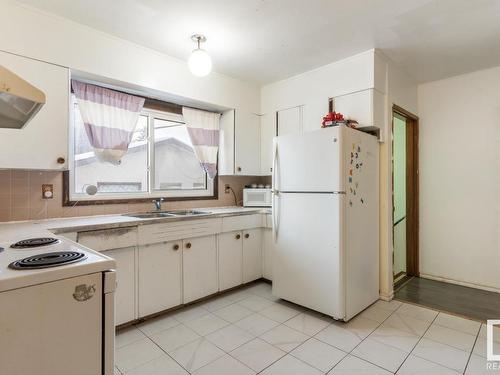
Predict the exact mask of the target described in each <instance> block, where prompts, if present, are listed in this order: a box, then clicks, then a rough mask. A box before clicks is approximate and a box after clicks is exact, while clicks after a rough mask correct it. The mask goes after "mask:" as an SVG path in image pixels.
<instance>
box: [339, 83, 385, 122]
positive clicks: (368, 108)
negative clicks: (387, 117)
mask: <svg viewBox="0 0 500 375" xmlns="http://www.w3.org/2000/svg"><path fill="white" fill-rule="evenodd" d="M384 102H385V96H384V94H383V93H381V92H379V91H377V90H375V89H368V90H363V91H358V92H354V93H351V94H346V95H341V96H337V97H335V101H334V110H335V111H336V112H340V113H342V114H343V115H344V117H345V118H346V119H350V120H356V121H357V122H358V123H359V128H371V127H376V128H380V127H382V126H383V124H384V109H385V104H384Z"/></svg>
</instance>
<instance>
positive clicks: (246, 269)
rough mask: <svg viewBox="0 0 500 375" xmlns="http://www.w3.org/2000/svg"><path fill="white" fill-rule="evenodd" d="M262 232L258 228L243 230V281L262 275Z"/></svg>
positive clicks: (246, 281) (255, 278)
mask: <svg viewBox="0 0 500 375" xmlns="http://www.w3.org/2000/svg"><path fill="white" fill-rule="evenodd" d="M261 250H262V232H261V229H260V228H256V229H249V230H245V231H243V282H244V283H248V282H250V281H253V280H257V279H259V278H261V277H262V257H261V253H262V251H261Z"/></svg>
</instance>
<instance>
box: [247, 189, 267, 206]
mask: <svg viewBox="0 0 500 375" xmlns="http://www.w3.org/2000/svg"><path fill="white" fill-rule="evenodd" d="M271 194H272V193H271V189H243V206H245V207H271V205H272V200H271V199H272V197H271Z"/></svg>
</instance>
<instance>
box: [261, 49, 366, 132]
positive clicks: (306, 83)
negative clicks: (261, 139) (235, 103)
mask: <svg viewBox="0 0 500 375" xmlns="http://www.w3.org/2000/svg"><path fill="white" fill-rule="evenodd" d="M373 56H374V51H373V50H369V51H366V52H363V53H360V54H357V55H355V56H352V57H349V58H347V59H343V60H340V61H336V62H334V63H331V64H328V65H325V66H322V67H320V68H317V69H314V70H311V71H308V72H305V73H302V74H299V75H296V76H294V77H291V78H288V79H285V80H282V81H278V82H274V83H271V84H268V85H265V86H263V87H262V90H261V111H262V114H268V113H273V112H276V111H278V110H283V109H287V108H292V107H296V106H301V105H302V106H304V108H303V124H304V127H303V131H310V130H315V129H319V128H320V127H321V120H322V118H323V116H324V115H326V113H327V112H328V99H329V98H332V97H335V96H339V95H344V94H348V93H352V92H356V91H361V90H366V89H370V88H373V87H374V67H373V59H374V57H373Z"/></svg>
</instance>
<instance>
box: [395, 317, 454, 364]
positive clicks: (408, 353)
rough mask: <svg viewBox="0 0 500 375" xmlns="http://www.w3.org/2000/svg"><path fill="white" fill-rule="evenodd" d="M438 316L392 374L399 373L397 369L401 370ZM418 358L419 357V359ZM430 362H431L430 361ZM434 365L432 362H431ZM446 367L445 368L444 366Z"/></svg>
mask: <svg viewBox="0 0 500 375" xmlns="http://www.w3.org/2000/svg"><path fill="white" fill-rule="evenodd" d="M438 316H439V312H438V313H437V314H436V316H435V317H434V319H432V322H431V323H430V324H429V326H428V327H427V328H426V330H425V331H424V332H423V333H422V335H420V337H419V339H418V340H417V342H416V343H415V345H413V348H412V349H411V350H410V352H409V353H408V355H407V356H406V357H405V359H404V360H403V362H401V364H400V365H399V366H398V368H397V369H396V371H394V373H397V372H398V371H399V369H400V368H401V366H403V365H404V363H405V362H406V361H407V359H408V357H410V355H411V353H413V351H414V350H415V348H416V347H417V345H418V343H419V342H420V341H421V340H422V338H423V337H424V336H425V334H426V333H427V331H428V330H429V328H431V326H432V324H433V323H434V322H435V321H436V319H437V317H438ZM419 358H420V357H419ZM430 362H432V361H430ZM433 363H434V362H433ZM437 364H438V365H440V364H439V363H437ZM440 366H442V365H440ZM444 367H446V366H444Z"/></svg>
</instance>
